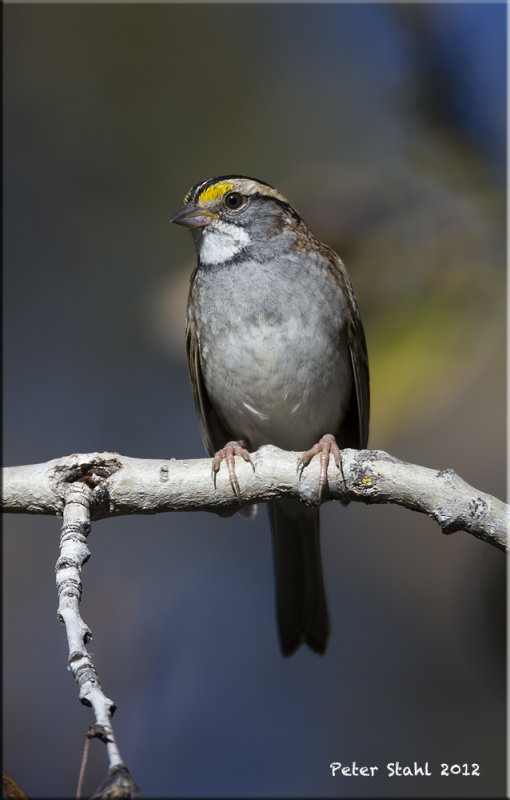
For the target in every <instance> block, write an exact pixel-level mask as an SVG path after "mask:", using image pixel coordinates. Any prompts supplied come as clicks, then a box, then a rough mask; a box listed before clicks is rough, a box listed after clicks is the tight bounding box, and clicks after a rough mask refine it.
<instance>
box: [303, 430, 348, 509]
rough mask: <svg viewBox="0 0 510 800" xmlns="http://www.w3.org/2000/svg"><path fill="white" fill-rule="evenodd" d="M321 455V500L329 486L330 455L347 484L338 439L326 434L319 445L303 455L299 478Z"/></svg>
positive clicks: (315, 445)
mask: <svg viewBox="0 0 510 800" xmlns="http://www.w3.org/2000/svg"><path fill="white" fill-rule="evenodd" d="M319 453H320V457H321V460H320V472H319V500H321V498H322V493H323V491H324V489H325V488H326V486H327V485H328V464H329V457H330V455H332V456H333V458H334V459H335V464H336V465H337V467H338V469H339V470H340V472H341V473H342V478H343V479H344V483H345V476H344V471H343V467H342V451H341V450H340V448H339V446H338V445H337V443H336V439H335V437H334V436H333V434H332V433H326V434H324V436H322V437H321V439H319V441H318V442H317V444H314V446H313V447H311V448H310V449H309V450H307V451H306V453H303V455H302V456H301V458H300V459H299V462H298V466H297V468H298V473H299V478H300V479H301V475H302V474H303V470H304V468H305V467H307V466H308V464H309V463H310V461H311V460H312V458H313V457H314V456H316V455H318V454H319Z"/></svg>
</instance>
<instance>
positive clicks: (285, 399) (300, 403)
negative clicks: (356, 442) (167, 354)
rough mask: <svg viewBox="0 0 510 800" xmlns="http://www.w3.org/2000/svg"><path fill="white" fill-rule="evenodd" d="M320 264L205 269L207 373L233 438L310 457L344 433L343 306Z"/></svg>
mask: <svg viewBox="0 0 510 800" xmlns="http://www.w3.org/2000/svg"><path fill="white" fill-rule="evenodd" d="M330 288H331V282H330V281H328V282H327V283H326V281H325V275H324V272H323V271H322V270H321V269H320V268H318V265H317V263H313V262H311V261H309V262H304V263H303V260H302V259H301V258H298V259H295V258H293V257H292V256H289V257H288V258H286V259H282V260H280V261H279V262H278V263H275V262H271V263H270V264H268V263H265V264H263V263H259V262H256V261H246V262H244V263H243V264H242V265H241V264H235V263H232V264H226V265H222V266H220V267H208V268H206V269H200V270H199V271H198V272H197V274H196V276H195V287H194V298H193V307H192V308H191V309H190V311H191V313H194V314H195V315H197V316H198V318H199V319H201V324H200V326H199V332H198V335H199V348H200V360H201V368H202V373H203V377H204V383H205V387H206V390H207V393H208V395H209V399H210V401H211V403H212V405H213V407H214V408H215V410H216V412H217V413H218V414H219V416H220V417H221V418H222V420H223V422H224V423H225V424H226V426H227V428H228V429H229V430H230V431H232V435H233V436H234V437H235V438H247V439H248V440H249V442H250V444H251V446H252V447H254V448H255V447H258V446H260V445H261V444H265V443H272V444H275V445H277V446H279V447H283V448H286V449H304V448H305V447H309V446H311V445H312V444H313V443H314V442H315V441H317V440H318V439H319V438H320V436H321V435H322V434H324V433H327V432H330V433H335V432H336V431H338V429H339V427H340V425H341V423H342V420H343V417H344V415H345V413H346V407H347V403H348V401H349V397H350V394H351V389H352V370H351V366H350V358H349V353H348V348H347V343H346V338H345V333H344V314H345V312H344V308H345V306H344V300H343V297H342V295H341V292H340V290H339V289H336V287H335V291H334V292H333V293H332V292H331V291H330Z"/></svg>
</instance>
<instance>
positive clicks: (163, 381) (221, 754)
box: [3, 3, 506, 798]
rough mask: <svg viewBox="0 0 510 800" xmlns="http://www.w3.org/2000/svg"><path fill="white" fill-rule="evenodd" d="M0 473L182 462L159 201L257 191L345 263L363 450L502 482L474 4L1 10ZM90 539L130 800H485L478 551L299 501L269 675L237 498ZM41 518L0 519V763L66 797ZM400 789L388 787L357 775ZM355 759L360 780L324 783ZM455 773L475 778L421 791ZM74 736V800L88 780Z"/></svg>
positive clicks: (491, 658) (65, 751)
mask: <svg viewBox="0 0 510 800" xmlns="http://www.w3.org/2000/svg"><path fill="white" fill-rule="evenodd" d="M3 17H4V245H3V247H4V250H3V256H4V276H3V277H4V280H3V301H4V305H3V311H4V314H3V320H4V329H3V333H4V337H3V342H4V349H3V356H4V384H3V385H4V394H3V401H4V402H3V413H4V427H3V433H4V436H3V440H4V441H3V446H4V453H3V459H4V464H6V465H14V464H30V463H36V462H43V461H46V460H48V459H52V458H56V457H61V456H66V455H68V454H70V453H73V452H88V451H94V450H100V451H103V450H112V451H117V452H120V453H122V454H124V455H129V456H138V457H146V458H163V457H164V458H170V457H175V458H200V457H203V455H204V451H203V448H202V444H201V441H200V437H199V432H198V424H197V422H196V419H195V414H194V409H193V402H192V395H191V389H190V386H189V383H188V376H187V366H186V360H185V342H184V319H185V304H186V292H187V286H188V281H189V276H190V273H191V271H192V269H193V267H194V248H193V244H192V240H191V237H190V236H189V234H187V233H186V232H185V231H183V230H182V229H179V228H177V227H176V226H170V225H169V224H168V220H169V218H170V216H171V215H172V214H173V213H174V212H175V211H176V210H177V209H178V208H179V207H180V204H181V201H182V198H183V196H184V194H185V192H186V191H187V189H188V188H189V187H190V186H191V185H192V184H194V183H196V182H197V181H200V180H203V179H205V178H208V177H212V176H214V175H221V174H225V173H229V172H234V173H242V174H246V175H252V176H254V177H258V178H261V179H263V180H265V181H267V182H269V183H271V184H273V185H274V186H276V187H277V188H278V189H279V190H280V191H281V192H283V193H284V194H285V195H286V196H287V197H288V198H289V199H290V201H291V202H292V203H293V205H295V206H296V208H297V209H298V210H299V211H300V212H301V214H302V215H303V217H304V218H305V220H306V221H307V222H308V224H309V225H310V227H311V228H312V230H313V231H314V232H315V233H316V234H317V235H318V236H319V237H320V238H321V239H323V240H325V241H327V242H328V243H329V244H331V245H332V246H333V247H334V248H335V249H336V250H338V252H339V253H340V254H341V256H342V258H343V259H344V261H345V263H346V264H347V266H348V268H349V270H350V273H351V276H352V279H353V283H354V286H355V290H356V294H357V297H358V302H359V305H360V309H361V313H362V317H363V321H364V325H365V330H366V335H367V342H368V350H369V357H370V367H371V388H372V409H373V412H372V418H371V432H370V441H369V445H370V446H371V447H372V448H379V449H385V450H387V451H389V452H390V453H392V454H393V455H395V456H397V457H399V458H402V459H405V460H408V461H411V462H414V463H417V464H422V465H425V466H429V467H433V468H438V469H442V468H446V467H452V468H453V469H455V470H456V471H457V472H458V473H459V474H460V475H461V476H462V477H463V478H464V479H465V480H466V481H468V482H469V483H471V484H472V485H474V486H476V487H477V488H478V489H480V490H481V491H485V492H489V493H491V494H494V495H496V496H498V497H500V498H504V495H505V491H506V452H505V451H506V447H505V442H506V402H505V346H506V340H505V312H506V309H505V281H506V274H505V266H506V263H505V262H506V256H505V194H504V192H505V177H506V163H505V159H506V127H505V126H506V66H505V64H506V60H505V59H506V8H505V5H504V4H491V3H481V4H477V3H452V4H435V3H430V4H428V3H427V4H422V5H420V4H411V5H405V4H399V3H396V4H375V5H368V4H347V3H345V4H337V5H333V4H331V5H329V4H326V5H294V4H284V5H258V6H255V5H243V4H237V5H229V4H226V5H215V4H205V5H194V4H188V5H151V6H143V5H119V6H116V5H107V6H106V5H105V6H98V5H82V6H75V5H48V6H46V5H43V4H40V5H38V4H36V5H26V6H25V5H10V4H8V5H4V14H3ZM260 511H261V513H259V514H258V516H257V518H256V520H255V521H254V522H253V523H251V524H250V523H248V522H246V521H245V520H244V519H242V518H241V517H240V516H239V515H236V516H234V517H232V518H230V519H220V518H217V517H215V516H213V515H210V514H209V515H208V514H205V513H203V514H166V515H160V516H155V517H145V518H144V517H133V518H120V519H111V520H104V521H101V522H99V523H95V524H94V525H93V529H92V533H91V535H90V539H89V544H90V548H91V551H92V557H91V559H90V561H89V562H88V564H87V565H86V567H85V569H84V572H83V580H84V594H83V601H82V613H83V616H84V618H85V620H86V621H87V623H88V624H89V625H90V626H91V628H92V631H93V634H94V639H93V642H92V644H91V648H90V649H91V651H92V653H93V657H94V660H95V663H96V666H97V668H98V670H99V674H100V676H101V680H102V684H103V687H104V690H105V692H106V694H107V695H108V696H109V697H112V698H113V699H114V700H115V701H116V702H117V704H118V710H117V713H116V715H115V718H114V723H115V729H116V733H117V736H118V743H119V746H120V750H121V753H122V755H123V757H124V759H125V761H126V762H127V764H128V766H129V768H130V769H131V771H132V773H133V775H134V777H135V779H136V781H137V783H138V784H139V786H140V787H141V789H142V791H143V793H144V795H145V796H146V797H168V796H179V797H196V796H202V797H217V796H221V797H229V796H237V797H249V796H261V797H262V796H270V797H278V796H285V797H294V796H295V797H297V796H315V797H328V796H331V797H336V796H352V797H354V796H362V797H399V796H402V797H404V796H417V797H464V798H465V797H501V796H504V795H505V753H506V693H505V674H506V670H505V619H504V617H505V557H504V555H503V554H502V553H501V552H500V551H498V550H496V549H495V548H493V547H491V546H490V545H488V544H486V543H483V542H480V541H478V540H475V539H474V538H473V537H470V536H469V535H467V534H465V533H457V534H454V535H452V536H448V537H445V536H443V535H442V534H441V531H440V530H439V528H438V527H437V525H436V524H435V523H434V522H432V521H431V520H429V519H428V518H426V517H424V516H421V515H418V514H414V513H411V512H410V511H407V510H405V509H402V508H398V507H391V506H363V505H361V504H353V503H352V504H351V505H350V506H348V507H347V508H343V507H341V506H340V505H339V504H332V503H328V504H327V505H326V506H325V507H324V508H323V511H322V516H323V556H324V568H325V574H326V581H327V588H328V595H329V603H330V611H331V617H332V626H333V633H332V638H331V641H330V646H329V650H328V653H327V655H326V657H325V658H320V657H318V656H316V655H314V654H313V653H311V652H309V651H308V650H305V649H301V651H300V652H299V653H298V654H297V655H295V656H294V657H292V658H291V659H289V660H283V658H282V657H281V655H280V651H279V647H278V642H277V637H276V622H275V611H274V595H273V591H274V588H273V567H272V560H271V549H270V538H269V526H268V521H267V518H266V512H265V509H263V508H261V509H260ZM58 539H59V522H58V521H57V520H55V519H53V518H51V517H48V518H44V517H36V516H34V517H30V516H19V517H9V516H7V517H6V518H4V537H3V612H4V617H3V631H4V642H3V643H4V649H3V653H4V670H3V679H4V687H3V688H4V695H3V697H4V704H3V705H4V708H3V712H4V728H3V764H4V768H5V769H7V771H8V772H9V773H11V775H12V776H13V777H14V778H15V779H16V780H17V781H18V782H19V783H20V784H21V786H22V787H23V788H24V790H25V791H26V792H27V793H28V794H29V795H30V796H31V797H49V796H51V797H55V798H56V797H66V796H70V795H72V794H73V793H74V790H75V786H76V781H77V776H78V771H79V765H80V760H81V753H82V745H83V739H84V733H85V731H86V729H87V727H88V726H89V724H91V723H92V714H91V712H90V710H89V709H86V708H84V707H82V706H81V705H80V704H79V703H78V699H77V689H76V687H75V684H74V682H73V679H72V677H71V675H70V673H69V672H67V671H66V659H67V645H66V637H65V631H64V628H63V627H62V626H60V625H59V624H58V623H57V621H56V607H57V600H56V593H55V586H54V564H55V561H56V558H57V552H58ZM397 760H398V761H400V763H401V764H406V763H411V764H412V763H413V762H414V761H417V762H419V763H423V762H425V761H428V762H429V767H430V770H431V771H432V773H433V774H432V777H424V778H392V779H390V778H388V777H386V770H385V765H386V763H387V762H394V761H397ZM333 761H339V762H342V763H343V764H349V763H350V762H352V761H356V762H357V763H358V764H359V765H362V764H371V765H378V766H379V773H378V775H377V776H376V777H374V778H371V779H361V778H357V779H356V778H341V777H335V778H332V777H331V771H330V769H329V764H330V763H331V762H333ZM443 762H446V763H449V764H456V763H459V764H464V763H468V764H471V763H473V762H474V763H477V764H479V765H480V776H479V777H471V778H467V777H448V778H446V777H440V765H441V763H443ZM105 771H106V759H105V753H104V752H103V746H102V745H100V744H99V743H97V742H93V748H92V759H91V765H90V769H89V771H88V773H87V779H86V785H85V793H86V794H90V793H92V791H93V790H94V788H95V787H96V785H97V784H98V783H99V781H100V780H101V779H102V778H103V777H104V774H105Z"/></svg>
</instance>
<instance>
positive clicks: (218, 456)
mask: <svg viewBox="0 0 510 800" xmlns="http://www.w3.org/2000/svg"><path fill="white" fill-rule="evenodd" d="M247 448H248V442H245V441H244V439H240V440H239V441H237V442H227V444H226V445H225V447H222V448H221V450H217V451H216V453H215V454H214V456H213V460H212V469H211V477H212V479H213V481H214V488H216V475H217V474H218V472H219V471H220V465H221V462H222V461H226V463H227V468H228V476H229V478H230V485H231V486H232V489H233V492H234V494H235V496H236V497H237V499H238V500H239V502H241V491H240V489H239V481H238V480H237V475H236V467H235V457H236V456H241V458H244V460H245V461H247V462H248V463H249V464H251V466H252V469H253V471H254V472H255V465H254V463H253V461H252V460H251V456H250V454H249V452H248V449H247Z"/></svg>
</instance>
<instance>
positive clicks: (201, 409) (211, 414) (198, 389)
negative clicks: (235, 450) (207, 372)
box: [186, 316, 234, 456]
mask: <svg viewBox="0 0 510 800" xmlns="http://www.w3.org/2000/svg"><path fill="white" fill-rule="evenodd" d="M186 350H187V353H188V367H189V374H190V378H191V386H192V389H193V399H194V401H195V408H196V412H197V417H198V424H199V426H200V434H201V436H202V441H203V443H204V447H205V449H206V450H207V452H208V453H209V455H210V456H212V455H214V453H215V452H216V451H217V450H219V449H220V448H222V447H223V446H224V445H225V443H226V442H228V441H229V440H231V439H233V438H234V437H233V435H232V433H231V432H230V431H229V430H228V429H227V428H226V427H225V426H224V425H223V423H222V422H221V420H220V418H219V417H218V415H217V414H216V412H215V410H214V408H213V407H212V405H211V401H210V400H209V395H208V394H207V390H206V388H205V385H204V379H203V377H202V368H201V366H200V348H199V340H198V336H197V332H196V328H195V323H194V320H193V317H192V316H190V317H189V318H188V324H187V326H186Z"/></svg>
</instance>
